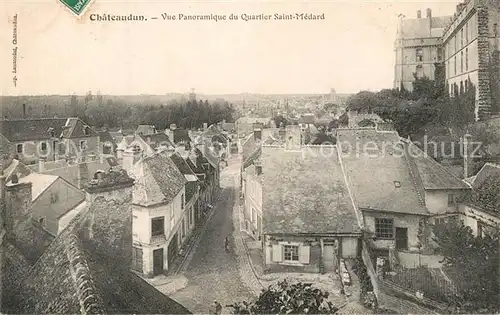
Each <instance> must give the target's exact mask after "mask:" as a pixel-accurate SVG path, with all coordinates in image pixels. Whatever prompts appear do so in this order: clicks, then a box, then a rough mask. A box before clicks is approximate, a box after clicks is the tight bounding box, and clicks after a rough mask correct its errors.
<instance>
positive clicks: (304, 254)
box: [299, 246, 311, 264]
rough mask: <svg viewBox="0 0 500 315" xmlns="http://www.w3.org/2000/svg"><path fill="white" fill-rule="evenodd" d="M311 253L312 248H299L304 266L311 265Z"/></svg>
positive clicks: (300, 259)
mask: <svg viewBox="0 0 500 315" xmlns="http://www.w3.org/2000/svg"><path fill="white" fill-rule="evenodd" d="M310 251H311V247H310V246H300V247H299V261H300V263H302V264H308V263H309V253H310Z"/></svg>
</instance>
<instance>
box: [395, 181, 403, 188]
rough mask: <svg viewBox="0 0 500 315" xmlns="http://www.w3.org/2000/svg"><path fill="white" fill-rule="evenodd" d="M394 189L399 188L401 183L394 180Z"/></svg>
mask: <svg viewBox="0 0 500 315" xmlns="http://www.w3.org/2000/svg"><path fill="white" fill-rule="evenodd" d="M394 187H396V188H399V187H401V182H399V181H397V180H396V181H394Z"/></svg>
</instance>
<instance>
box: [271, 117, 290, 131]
mask: <svg viewBox="0 0 500 315" xmlns="http://www.w3.org/2000/svg"><path fill="white" fill-rule="evenodd" d="M273 120H274V123H275V124H276V128H279V127H281V126H283V127H286V126H287V125H289V124H290V122H289V121H288V120H287V119H286V118H285V117H283V115H278V116H275V117H274V118H273ZM282 123H283V125H281V124H282Z"/></svg>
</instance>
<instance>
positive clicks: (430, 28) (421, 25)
mask: <svg viewBox="0 0 500 315" xmlns="http://www.w3.org/2000/svg"><path fill="white" fill-rule="evenodd" d="M422 14H425V12H422ZM452 18H453V16H436V17H432V18H431V21H429V19H427V18H420V19H404V20H403V28H402V34H403V36H404V38H405V39H411V38H427V37H441V36H442V35H443V32H444V29H445V27H446V26H447V25H448V24H449V23H450V22H451V21H452ZM429 22H430V24H429Z"/></svg>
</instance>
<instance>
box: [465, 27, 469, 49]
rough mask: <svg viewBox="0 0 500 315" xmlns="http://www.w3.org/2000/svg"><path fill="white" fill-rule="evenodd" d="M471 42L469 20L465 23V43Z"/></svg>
mask: <svg viewBox="0 0 500 315" xmlns="http://www.w3.org/2000/svg"><path fill="white" fill-rule="evenodd" d="M468 43H469V22H467V23H465V44H466V45H467V44H468Z"/></svg>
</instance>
